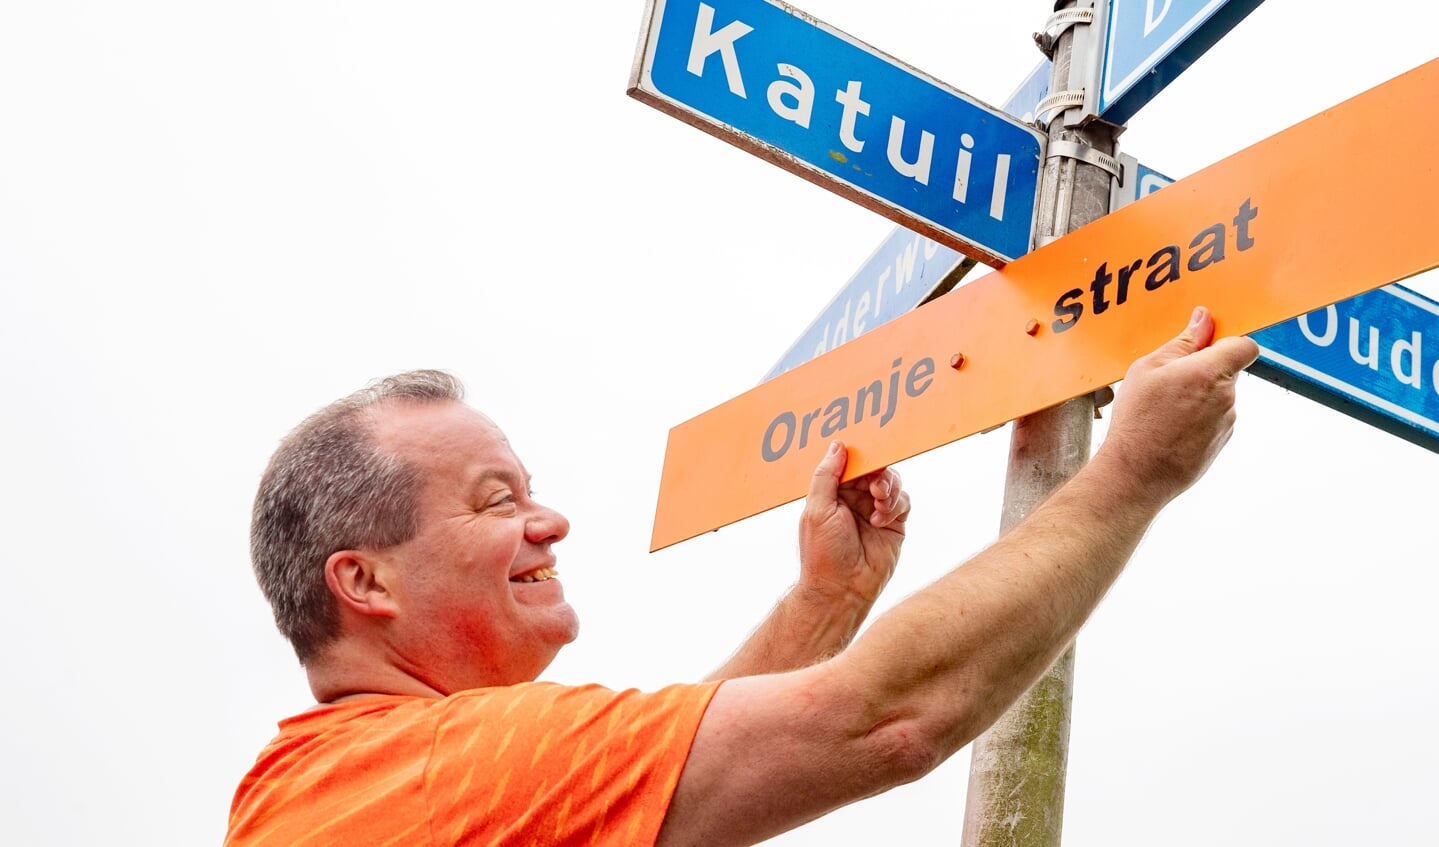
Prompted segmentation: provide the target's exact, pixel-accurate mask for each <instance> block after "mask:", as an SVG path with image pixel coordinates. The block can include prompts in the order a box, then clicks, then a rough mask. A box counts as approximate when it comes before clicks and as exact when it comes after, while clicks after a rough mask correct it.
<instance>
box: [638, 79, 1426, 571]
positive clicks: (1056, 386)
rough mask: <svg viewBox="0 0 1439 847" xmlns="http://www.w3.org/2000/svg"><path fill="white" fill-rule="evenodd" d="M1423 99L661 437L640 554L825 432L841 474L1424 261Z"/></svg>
mask: <svg viewBox="0 0 1439 847" xmlns="http://www.w3.org/2000/svg"><path fill="white" fill-rule="evenodd" d="M1435 91H1439V60H1436V61H1432V62H1429V63H1428V64H1425V65H1423V66H1421V67H1419V68H1416V69H1415V70H1412V71H1410V72H1408V73H1406V74H1404V75H1402V76H1399V77H1396V78H1395V79H1392V80H1390V81H1389V82H1386V83H1384V84H1383V85H1380V86H1377V87H1375V88H1373V89H1370V90H1369V91H1367V92H1365V93H1363V94H1360V95H1358V96H1357V97H1354V98H1352V99H1350V100H1347V101H1345V102H1344V103H1341V104H1339V105H1338V106H1335V107H1334V108H1332V109H1329V110H1327V111H1325V112H1322V113H1320V114H1318V115H1315V116H1314V117H1312V118H1309V119H1308V120H1306V121H1304V122H1302V123H1299V124H1297V125H1295V126H1293V127H1291V128H1289V129H1287V130H1285V131H1284V132H1281V133H1279V134H1277V135H1274V136H1272V137H1270V138H1268V139H1266V140H1264V141H1262V142H1260V143H1258V144H1255V145H1254V146H1252V147H1249V148H1247V149H1245V150H1242V151H1240V152H1239V153H1236V154H1234V155H1233V156H1230V157H1229V158H1227V159H1225V160H1223V161H1221V162H1219V163H1217V164H1214V165H1212V166H1210V167H1208V168H1206V169H1204V170H1202V171H1200V172H1198V173H1196V174H1194V175H1193V176H1190V177H1188V178H1186V179H1183V180H1180V181H1179V182H1176V183H1175V184H1173V185H1172V186H1170V187H1168V188H1166V189H1165V190H1164V191H1160V192H1156V193H1154V194H1152V195H1150V196H1149V197H1146V198H1145V199H1144V200H1141V201H1139V202H1137V203H1134V204H1133V205H1130V206H1128V207H1126V208H1124V209H1121V210H1120V211H1118V212H1115V213H1114V214H1111V215H1107V216H1105V217H1103V218H1101V219H1100V220H1098V221H1095V222H1094V223H1092V224H1089V225H1088V226H1085V227H1083V228H1081V229H1079V230H1076V231H1075V232H1073V233H1070V234H1068V235H1066V236H1064V237H1063V238H1060V239H1058V240H1057V241H1055V242H1053V243H1051V244H1049V245H1047V246H1045V247H1043V248H1041V249H1039V250H1036V251H1034V252H1032V253H1029V254H1027V255H1025V256H1023V257H1021V258H1019V259H1017V260H1015V261H1014V262H1011V263H1010V264H1008V265H1007V266H1005V268H1004V269H1003V270H1002V271H1000V272H998V273H994V274H990V275H988V276H985V277H983V278H981V279H979V280H976V281H974V282H972V283H970V284H968V285H964V286H962V287H960V288H958V289H956V290H955V291H953V292H951V293H949V294H946V295H945V296H943V297H940V298H939V299H937V300H935V301H933V302H931V303H929V304H927V305H925V306H921V307H920V308H918V309H916V310H915V311H913V312H910V313H909V314H907V315H905V316H903V317H901V318H898V319H896V320H894V321H892V322H890V323H888V324H886V325H884V326H881V327H878V328H876V329H874V330H871V331H870V332H869V333H867V334H865V335H863V336H861V337H859V338H856V339H855V340H853V341H851V342H850V343H848V344H845V345H842V346H840V347H838V348H836V349H834V350H831V351H830V352H828V353H826V354H824V355H823V356H820V357H819V358H817V359H814V360H812V361H810V362H808V363H806V364H804V365H801V366H800V367H798V368H795V369H794V370H792V371H789V372H788V373H785V374H783V375H781V376H779V377H776V378H775V379H773V380H770V381H769V382H766V383H764V384H762V385H760V386H758V387H756V388H754V389H752V390H750V391H748V392H746V393H745V394H742V395H740V396H739V397H736V398H734V399H733V400H730V401H729V402H727V403H724V404H723V405H720V406H718V407H716V408H714V409H712V410H710V411H708V412H706V413H704V414H702V415H699V416H698V417H695V418H693V419H691V420H689V421H686V422H685V423H682V424H680V425H678V426H676V427H674V428H673V429H672V430H671V431H670V436H669V443H668V445H667V448H666V452H665V462H664V469H663V472H662V475H661V480H660V493H659V502H658V506H657V508H656V512H655V524H654V532H653V535H652V537H651V549H653V550H658V549H660V548H662V547H667V546H669V545H671V544H675V543H677V542H680V541H684V540H685V539H688V538H692V537H694V536H696V535H699V534H701V533H704V532H707V531H709V530H712V529H717V528H719V527H721V526H725V525H728V524H730V523H733V522H735V521H738V520H742V519H743V518H746V517H750V516H751V515H755V514H758V513H760V512H763V511H766V510H768V509H771V508H774V507H776V506H780V505H783V504H785V503H788V502H791V501H793V500H796V499H798V498H799V497H802V496H803V495H804V492H805V491H806V488H807V485H808V482H809V476H810V473H811V472H812V471H813V469H814V465H815V463H816V462H817V461H818V460H819V457H820V454H821V453H823V451H824V449H825V445H826V444H827V443H828V441H829V440H830V439H831V438H836V437H842V438H843V439H844V441H845V442H846V444H848V445H849V446H850V461H849V466H848V469H847V474H849V475H850V476H851V477H852V476H857V475H859V474H863V473H867V472H868V471H871V470H873V469H875V468H878V467H882V466H884V465H888V464H893V463H895V462H898V461H901V460H903V459H907V458H909V457H911V456H915V455H918V454H919V453H922V452H924V451H926V450H931V449H933V448H935V447H938V446H941V445H943V444H948V443H950V442H952V441H955V440H958V439H960V438H964V437H965V436H968V435H972V434H974V433H977V432H981V431H983V430H986V429H989V428H991V427H994V426H997V425H999V424H1002V423H1005V422H1007V421H1011V420H1014V419H1015V418H1018V417H1021V416H1023V415H1027V414H1030V413H1032V412H1034V411H1037V410H1039V409H1042V408H1045V407H1048V406H1052V405H1054V404H1056V403H1059V402H1062V401H1064V400H1067V399H1070V398H1072V397H1078V396H1081V395H1083V394H1086V393H1089V392H1091V391H1094V390H1096V389H1098V388H1101V387H1103V386H1107V385H1109V384H1111V383H1114V382H1116V381H1118V380H1119V379H1120V378H1122V377H1123V375H1124V371H1125V369H1126V368H1127V367H1128V365H1129V363H1130V362H1131V361H1133V360H1134V359H1135V358H1137V357H1138V356H1140V355H1142V354H1144V353H1146V352H1148V351H1149V350H1151V349H1153V348H1154V347H1157V346H1158V345H1159V344H1161V343H1162V342H1163V341H1165V340H1166V339H1168V338H1169V337H1170V336H1172V335H1173V334H1174V333H1175V332H1177V331H1178V329H1179V328H1180V327H1182V326H1183V325H1184V324H1185V322H1186V320H1187V319H1188V316H1189V313H1190V311H1191V310H1192V309H1193V307H1194V306H1196V305H1199V304H1203V305H1206V306H1208V307H1209V308H1210V310H1211V311H1212V312H1213V313H1214V315H1215V317H1216V320H1217V322H1218V331H1219V332H1220V334H1224V335H1235V334H1242V333H1248V332H1253V331H1255V330H1259V329H1262V328H1264V327H1267V326H1270V325H1271V324H1275V323H1278V322H1280V321H1284V320H1288V319H1290V318H1293V317H1295V316H1297V315H1301V314H1304V313H1306V312H1310V311H1313V310H1314V309H1317V308H1320V307H1323V306H1326V305H1328V304H1330V303H1334V302H1336V301H1339V300H1343V299H1345V298H1348V297H1353V296H1354V295H1356V294H1359V293H1361V292H1363V291H1367V290H1370V289H1373V288H1377V287H1379V286H1381V285H1387V284H1389V283H1391V282H1397V281H1399V280H1402V279H1406V278H1408V277H1410V276H1413V275H1414V274H1417V273H1420V272H1423V271H1426V270H1429V269H1431V268H1434V267H1436V266H1439V237H1436V235H1435V234H1434V232H1433V231H1432V222H1433V219H1434V216H1433V214H1424V213H1421V212H1420V210H1422V209H1428V208H1430V207H1431V205H1432V203H1433V198H1434V197H1436V196H1439V166H1436V164H1435V162H1434V159H1433V156H1432V154H1431V151H1430V149H1429V148H1430V146H1431V143H1432V142H1431V139H1433V138H1434V137H1436V136H1439V115H1436V113H1435V111H1434V110H1433V109H1432V108H1431V107H1432V104H1433V95H1434V92H1435ZM1396 115H1403V116H1405V122H1404V123H1403V124H1402V125H1400V124H1396V122H1395V120H1394V116H1396ZM1361 162H1362V163H1363V166H1362V167H1361V166H1360V163H1361ZM1317 174H1322V175H1323V178H1317V177H1316V175H1317ZM1031 321H1033V322H1035V323H1036V324H1037V328H1036V329H1037V331H1036V332H1035V333H1034V334H1033V335H1030V334H1029V333H1028V332H1027V331H1026V328H1027V327H1029V326H1030V322H1031ZM961 352H962V354H963V357H964V358H963V362H964V366H963V368H953V367H950V368H946V367H937V366H936V363H944V362H950V361H952V360H953V357H954V355H955V354H956V353H961Z"/></svg>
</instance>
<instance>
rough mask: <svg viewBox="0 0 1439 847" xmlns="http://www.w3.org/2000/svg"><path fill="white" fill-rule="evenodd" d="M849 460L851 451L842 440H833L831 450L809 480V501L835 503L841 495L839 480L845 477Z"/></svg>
mask: <svg viewBox="0 0 1439 847" xmlns="http://www.w3.org/2000/svg"><path fill="white" fill-rule="evenodd" d="M848 461H849V451H847V450H845V449H844V443H843V442H841V441H831V442H830V444H829V450H828V451H826V452H825V454H824V457H823V458H821V459H820V460H819V464H818V465H816V466H815V469H814V476H812V477H810V481H809V495H808V497H809V502H810V503H814V504H819V503H833V502H834V501H835V500H836V499H837V498H838V496H839V481H840V479H841V478H843V477H844V466H845V465H846V464H847V463H848Z"/></svg>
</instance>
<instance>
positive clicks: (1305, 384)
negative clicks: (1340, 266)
mask: <svg viewBox="0 0 1439 847" xmlns="http://www.w3.org/2000/svg"><path fill="white" fill-rule="evenodd" d="M1250 337H1251V338H1253V339H1254V340H1255V341H1257V342H1259V347H1260V356H1259V361H1257V362H1255V363H1254V364H1253V365H1250V367H1249V372H1250V373H1252V374H1254V375H1255V376H1259V377H1263V378H1264V379H1267V380H1269V381H1270V382H1273V383H1275V384H1277V385H1281V386H1283V387H1285V388H1287V389H1289V390H1290V391H1293V392H1294V393H1296V394H1302V395H1304V396H1305V397H1308V398H1309V399H1311V400H1314V401H1317V402H1319V403H1323V404H1324V405H1326V406H1328V407H1330V408H1331V409H1335V410H1338V411H1340V412H1343V413H1345V414H1346V415H1349V416H1350V417H1353V418H1357V419H1359V420H1361V421H1364V422H1365V423H1368V424H1370V425H1372V426H1376V427H1378V428H1380V429H1382V430H1384V431H1385V432H1388V433H1392V434H1393V435H1397V436H1399V437H1400V438H1403V439H1405V440H1408V441H1412V442H1413V443H1415V444H1418V445H1419V446H1421V447H1426V448H1428V449H1430V450H1433V451H1435V452H1439V359H1436V357H1439V303H1436V302H1434V301H1433V300H1430V299H1429V298H1427V297H1425V296H1423V295H1421V294H1419V293H1417V292H1415V291H1412V290H1410V289H1408V288H1405V287H1404V286H1402V285H1387V286H1385V287H1383V288H1377V289H1375V290H1373V291H1369V292H1365V293H1364V294H1360V295H1359V296H1358V297H1355V298H1352V299H1350V300H1345V301H1343V302H1340V303H1335V304H1334V305H1332V306H1328V307H1326V308H1324V309H1320V310H1318V311H1316V312H1311V313H1309V314H1307V315H1304V316H1302V317H1299V318H1295V319H1294V320H1292V321H1285V322H1284V323H1282V324H1275V325H1274V326H1272V327H1269V328H1268V329H1265V330H1261V331H1260V332H1256V333H1254V334H1253V335H1252V336H1250ZM1426 348H1427V349H1428V353H1427V354H1426V352H1425V349H1426Z"/></svg>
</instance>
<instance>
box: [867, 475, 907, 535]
mask: <svg viewBox="0 0 1439 847" xmlns="http://www.w3.org/2000/svg"><path fill="white" fill-rule="evenodd" d="M869 494H870V497H871V498H872V499H873V500H874V510H873V511H872V512H870V515H869V523H870V525H871V526H874V527H877V528H883V527H887V526H891V525H893V524H895V523H896V522H902V521H904V520H905V519H906V518H907V517H908V516H909V492H907V491H905V490H904V486H903V485H902V484H901V482H900V478H899V472H898V471H895V470H894V469H893V468H883V469H881V470H878V471H875V472H874V473H873V474H871V478H870V483H869Z"/></svg>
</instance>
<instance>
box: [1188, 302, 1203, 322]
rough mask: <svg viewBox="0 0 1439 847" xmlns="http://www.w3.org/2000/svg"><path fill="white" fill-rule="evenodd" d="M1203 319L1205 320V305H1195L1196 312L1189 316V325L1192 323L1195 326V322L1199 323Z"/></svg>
mask: <svg viewBox="0 0 1439 847" xmlns="http://www.w3.org/2000/svg"><path fill="white" fill-rule="evenodd" d="M1202 320H1204V307H1203V306H1195V307H1194V314H1192V315H1190V316H1189V325H1190V326H1194V325H1195V324H1197V323H1199V322H1200V321H1202Z"/></svg>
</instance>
